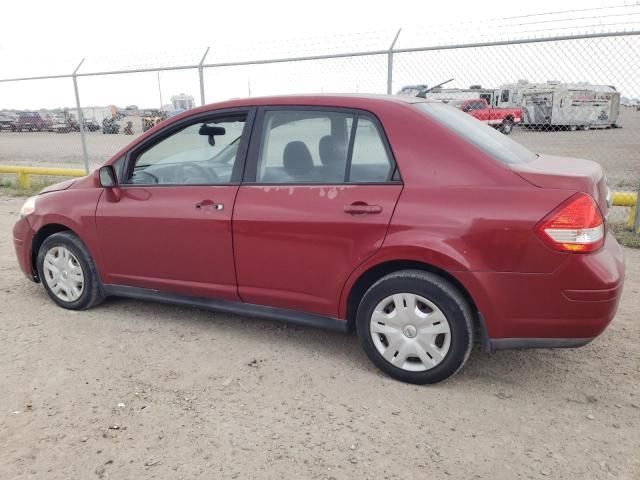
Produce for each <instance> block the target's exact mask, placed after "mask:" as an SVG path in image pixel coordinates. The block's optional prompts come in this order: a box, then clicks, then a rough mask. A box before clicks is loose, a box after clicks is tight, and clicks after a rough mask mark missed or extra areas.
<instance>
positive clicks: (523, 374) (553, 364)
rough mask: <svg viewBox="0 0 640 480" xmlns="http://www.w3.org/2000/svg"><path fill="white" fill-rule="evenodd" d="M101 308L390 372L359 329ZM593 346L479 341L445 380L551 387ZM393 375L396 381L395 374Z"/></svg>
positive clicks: (151, 306) (172, 309)
mask: <svg viewBox="0 0 640 480" xmlns="http://www.w3.org/2000/svg"><path fill="white" fill-rule="evenodd" d="M43 294H44V292H43ZM96 310H103V311H105V312H107V311H108V312H109V313H112V314H113V313H117V316H118V318H123V317H126V316H130V315H131V314H132V312H136V313H135V315H136V317H137V318H138V322H140V318H141V317H143V318H149V319H152V320H153V321H154V322H162V323H165V322H166V323H167V324H174V325H176V326H181V327H184V328H186V329H190V330H191V329H195V330H196V331H197V332H198V333H201V334H205V333H206V334H211V333H216V331H217V334H225V335H227V336H229V337H241V338H243V339H244V340H246V341H255V342H256V344H257V345H264V344H265V343H269V342H273V343H277V344H278V345H279V346H281V347H283V348H296V349H301V350H303V351H305V352H313V353H314V354H315V355H319V356H321V357H328V358H331V359H332V360H333V361H334V362H336V363H343V362H344V363H345V364H346V365H349V366H350V368H353V369H355V370H358V369H362V371H363V372H367V373H368V374H371V375H375V376H378V377H385V375H384V374H383V373H382V372H380V371H379V370H378V369H377V368H376V367H375V366H374V365H373V364H372V363H371V362H370V361H369V359H368V358H367V357H366V355H365V353H364V352H363V350H362V349H361V348H360V345H359V342H358V338H357V336H356V334H355V333H349V334H343V333H339V332H334V331H331V330H323V329H318V328H312V327H306V326H299V325H292V324H288V323H285V322H280V321H276V320H266V319H260V318H252V317H247V316H242V315H233V314H222V313H216V312H212V311H207V310H202V309H197V308H191V307H181V306H174V305H166V304H160V303H155V302H145V301H139V300H130V299H126V298H118V297H111V298H108V299H107V300H106V301H105V303H104V304H103V305H101V306H100V307H97V309H96ZM212 330H213V332H212ZM203 341H206V340H203ZM593 348H597V346H593V345H591V346H588V347H584V348H582V349H526V350H501V351H494V352H490V353H486V352H484V351H483V350H482V349H481V348H480V346H475V347H474V348H473V351H472V352H471V356H470V358H469V360H468V362H467V364H466V365H465V367H464V368H463V369H462V370H461V372H459V373H458V374H457V375H456V376H454V377H452V378H451V379H449V380H448V381H446V382H443V383H442V384H440V385H442V386H446V385H450V386H455V385H457V384H459V383H468V382H472V383H475V384H492V385H516V384H526V383H528V382H531V383H532V384H539V383H538V382H539V381H541V380H543V381H544V382H545V383H546V384H547V385H548V386H551V385H552V384H556V383H557V384H562V383H564V382H565V381H566V378H567V377H568V376H575V375H580V374H581V373H584V374H587V373H588V371H587V368H588V367H587V366H586V365H583V366H581V363H582V358H583V357H584V355H583V354H584V352H585V351H586V350H587V349H593ZM591 373H593V372H591ZM385 378H387V377H385ZM389 380H390V381H394V380H392V379H390V378H389Z"/></svg>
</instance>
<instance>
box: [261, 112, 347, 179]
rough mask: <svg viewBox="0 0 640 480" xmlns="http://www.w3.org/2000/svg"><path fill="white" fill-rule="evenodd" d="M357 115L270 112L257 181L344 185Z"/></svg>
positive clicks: (263, 139)
mask: <svg viewBox="0 0 640 480" xmlns="http://www.w3.org/2000/svg"><path fill="white" fill-rule="evenodd" d="M352 122H353V115H351V114H347V113H340V112H320V111H303V110H300V111H284V110H278V111H270V112H269V111H268V112H266V113H265V115H264V128H263V133H262V139H261V145H260V152H259V154H258V170H257V175H256V180H257V181H258V182H261V183H276V184H279V183H285V184H286V183H289V184H298V183H322V184H331V183H342V182H344V177H345V169H346V165H347V151H348V146H349V137H350V135H351V126H352Z"/></svg>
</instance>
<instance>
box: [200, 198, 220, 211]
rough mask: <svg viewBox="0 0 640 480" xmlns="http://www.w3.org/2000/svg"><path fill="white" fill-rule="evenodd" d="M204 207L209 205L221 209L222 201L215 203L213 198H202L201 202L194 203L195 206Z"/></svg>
mask: <svg viewBox="0 0 640 480" xmlns="http://www.w3.org/2000/svg"><path fill="white" fill-rule="evenodd" d="M206 207H211V208H213V209H214V210H222V209H223V208H224V205H223V204H222V203H216V202H214V201H213V200H202V201H201V202H198V203H196V208H197V209H198V210H201V209H203V208H206Z"/></svg>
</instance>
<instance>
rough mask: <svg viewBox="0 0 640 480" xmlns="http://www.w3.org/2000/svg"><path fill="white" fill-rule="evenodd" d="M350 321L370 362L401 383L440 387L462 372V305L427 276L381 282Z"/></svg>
mask: <svg viewBox="0 0 640 480" xmlns="http://www.w3.org/2000/svg"><path fill="white" fill-rule="evenodd" d="M356 322H357V330H358V337H359V339H360V343H361V345H362V347H363V349H364V351H365V352H366V353H367V355H368V356H369V358H370V359H371V361H372V362H373V363H374V364H375V365H376V366H377V367H378V368H380V369H381V370H383V371H384V372H386V373H387V374H389V375H390V376H391V377H393V378H395V379H398V380H401V381H403V382H409V383H415V384H426V383H436V382H440V381H442V380H444V379H446V378H448V377H450V376H451V375H453V374H454V373H456V372H457V371H458V370H459V369H460V368H462V366H463V365H464V363H465V362H466V361H467V358H468V357H469V354H470V352H471V346H472V342H473V327H472V325H473V323H472V313H471V309H470V308H469V305H468V302H467V301H466V300H465V298H464V297H463V296H462V295H461V294H460V292H459V291H458V290H457V289H456V288H455V287H454V286H453V285H451V283H449V282H447V281H446V280H444V279H443V278H441V277H439V276H437V275H435V274H433V273H429V272H423V271H420V270H404V271H400V272H395V273H392V274H389V275H387V276H385V277H383V278H382V279H380V280H379V281H378V282H376V283H375V284H374V285H373V286H372V287H371V288H369V290H368V291H367V292H366V293H365V295H364V296H363V297H362V300H361V302H360V306H359V307H358V313H357V319H356Z"/></svg>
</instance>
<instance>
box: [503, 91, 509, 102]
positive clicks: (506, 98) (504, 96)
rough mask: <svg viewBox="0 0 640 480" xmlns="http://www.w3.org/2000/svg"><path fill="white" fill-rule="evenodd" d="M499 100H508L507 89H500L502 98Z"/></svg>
mask: <svg viewBox="0 0 640 480" xmlns="http://www.w3.org/2000/svg"><path fill="white" fill-rule="evenodd" d="M501 100H502V101H503V102H508V101H509V90H502V98H501Z"/></svg>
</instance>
